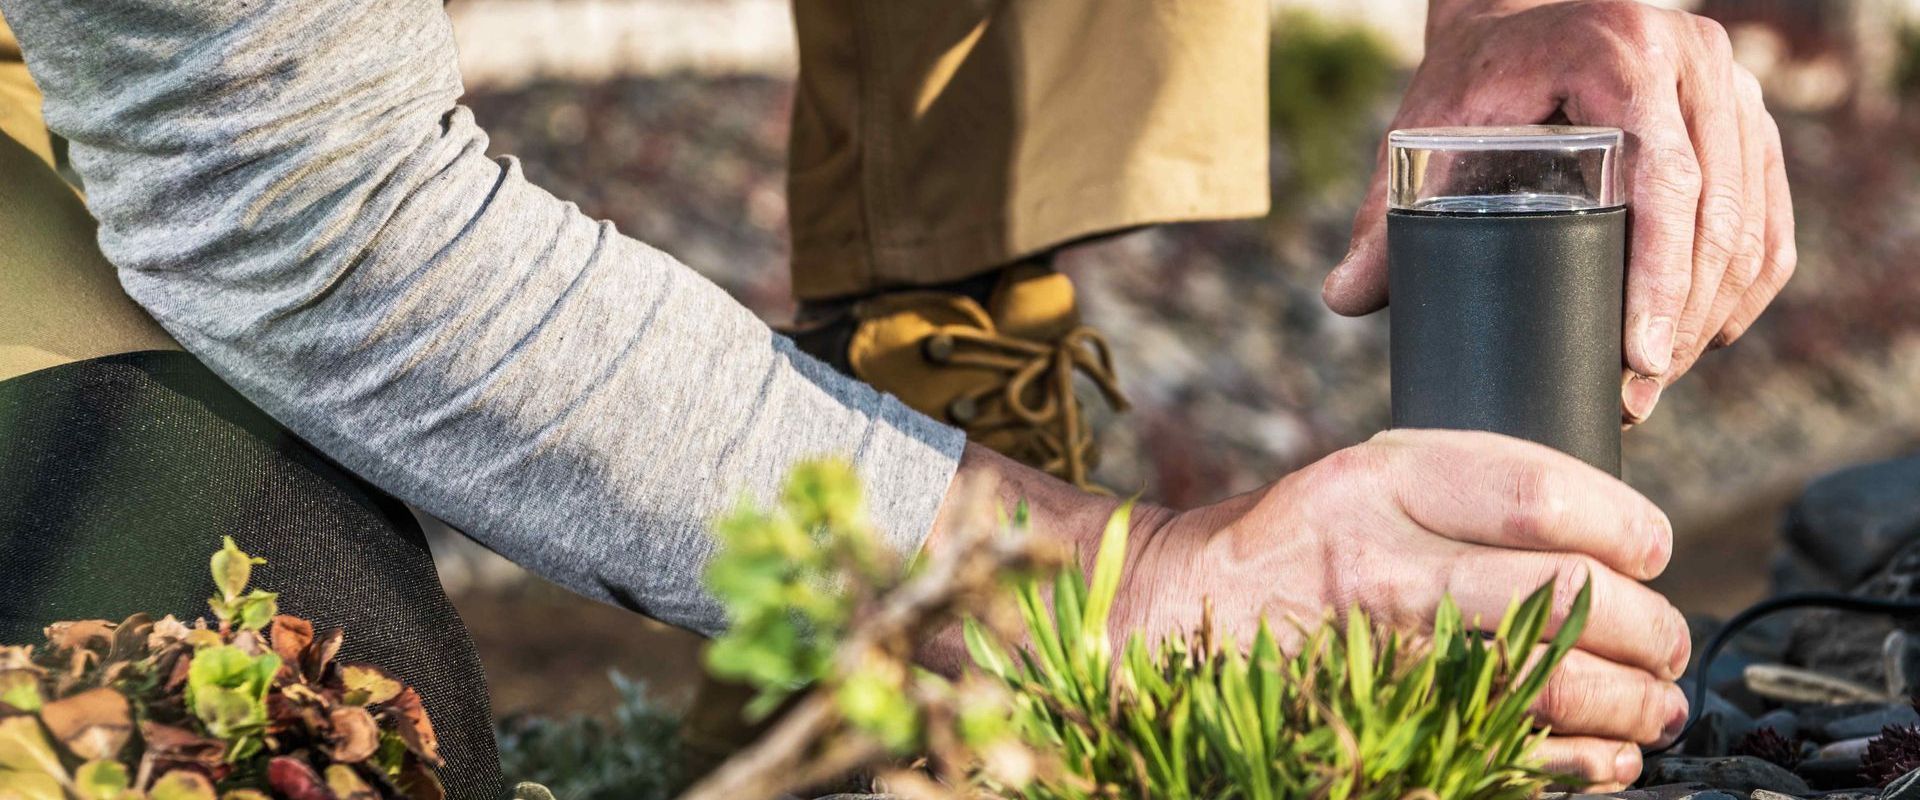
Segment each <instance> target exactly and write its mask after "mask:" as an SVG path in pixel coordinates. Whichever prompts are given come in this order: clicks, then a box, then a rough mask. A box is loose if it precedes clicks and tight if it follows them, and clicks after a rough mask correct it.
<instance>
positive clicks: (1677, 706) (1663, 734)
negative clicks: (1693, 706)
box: [1660, 686, 1687, 747]
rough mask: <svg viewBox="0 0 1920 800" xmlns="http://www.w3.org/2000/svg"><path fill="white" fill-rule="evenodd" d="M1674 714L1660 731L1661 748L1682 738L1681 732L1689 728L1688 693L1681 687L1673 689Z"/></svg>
mask: <svg viewBox="0 0 1920 800" xmlns="http://www.w3.org/2000/svg"><path fill="white" fill-rule="evenodd" d="M1673 694H1674V700H1673V712H1672V714H1671V716H1669V717H1667V725H1666V727H1665V728H1662V729H1661V730H1660V746H1662V747H1665V746H1667V745H1669V744H1672V743H1673V740H1675V739H1678V738H1680V732H1681V731H1683V730H1686V727H1687V693H1686V692H1683V691H1681V690H1680V687H1678V686H1675V687H1673Z"/></svg>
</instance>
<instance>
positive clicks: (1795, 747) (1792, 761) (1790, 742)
mask: <svg viewBox="0 0 1920 800" xmlns="http://www.w3.org/2000/svg"><path fill="white" fill-rule="evenodd" d="M1800 742H1801V740H1800V739H1799V738H1798V737H1795V738H1793V739H1788V738H1787V737H1785V736H1781V735H1780V732H1779V731H1776V730H1774V729H1773V728H1759V729H1756V730H1753V731H1751V732H1749V733H1747V735H1745V736H1742V737H1740V741H1739V742H1736V743H1735V744H1734V745H1733V752H1732V755H1736V756H1753V757H1754V758H1757V759H1760V760H1761V761H1765V762H1767V763H1769V764H1776V765H1779V766H1782V767H1785V768H1787V769H1793V768H1794V767H1797V766H1799V765H1800V760H1801V755H1802V754H1801V752H1800Z"/></svg>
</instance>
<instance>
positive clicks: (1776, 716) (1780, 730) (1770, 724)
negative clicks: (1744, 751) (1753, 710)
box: [1753, 708, 1800, 741]
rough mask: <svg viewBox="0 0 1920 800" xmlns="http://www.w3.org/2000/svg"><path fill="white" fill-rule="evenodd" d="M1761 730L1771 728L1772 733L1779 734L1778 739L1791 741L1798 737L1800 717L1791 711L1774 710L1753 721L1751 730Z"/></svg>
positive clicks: (1784, 709) (1783, 709)
mask: <svg viewBox="0 0 1920 800" xmlns="http://www.w3.org/2000/svg"><path fill="white" fill-rule="evenodd" d="M1761 728H1772V729H1773V732H1774V733H1777V734H1780V738H1782V739H1787V740H1789V741H1791V740H1792V739H1793V737H1795V736H1798V735H1800V715H1798V714H1795V713H1793V710H1792V709H1786V708H1776V709H1774V710H1772V711H1769V712H1767V713H1765V714H1761V715H1760V716H1759V717H1756V718H1755V719H1754V720H1753V729H1754V730H1760V729H1761Z"/></svg>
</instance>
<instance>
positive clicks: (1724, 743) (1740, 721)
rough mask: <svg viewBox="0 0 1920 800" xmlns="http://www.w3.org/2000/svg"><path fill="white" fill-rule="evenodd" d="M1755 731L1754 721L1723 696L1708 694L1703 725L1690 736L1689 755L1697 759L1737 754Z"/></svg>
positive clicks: (1701, 709) (1697, 727)
mask: <svg viewBox="0 0 1920 800" xmlns="http://www.w3.org/2000/svg"><path fill="white" fill-rule="evenodd" d="M1753 728H1754V723H1753V718H1752V717H1749V716H1747V713H1746V712H1745V711H1741V710H1740V709H1739V708H1736V707H1734V705H1733V704H1732V703H1729V702H1727V700H1726V698H1724V697H1721V696H1720V693H1719V692H1713V691H1709V692H1707V700H1706V702H1705V703H1702V704H1701V708H1700V712H1699V721H1698V722H1696V723H1694V726H1693V731H1692V732H1691V733H1688V734H1687V744H1686V753H1687V755H1693V756H1724V755H1727V754H1728V753H1730V752H1732V751H1733V746H1734V745H1736V744H1739V743H1740V740H1741V739H1743V738H1745V737H1746V735H1747V734H1749V733H1752V732H1753Z"/></svg>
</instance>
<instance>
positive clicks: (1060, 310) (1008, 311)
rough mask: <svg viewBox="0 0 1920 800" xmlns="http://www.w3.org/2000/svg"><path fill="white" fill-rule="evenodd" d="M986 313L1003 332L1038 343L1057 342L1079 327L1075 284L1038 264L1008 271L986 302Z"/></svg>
mask: <svg viewBox="0 0 1920 800" xmlns="http://www.w3.org/2000/svg"><path fill="white" fill-rule="evenodd" d="M987 313H988V315H990V316H992V317H993V324H994V327H996V328H998V329H999V330H1000V332H1001V333H1003V334H1006V335H1008V336H1014V337H1017V338H1021V339H1027V340H1030V341H1036V342H1053V341H1058V340H1059V339H1060V338H1061V337H1063V336H1066V335H1067V332H1068V331H1071V330H1073V329H1074V328H1075V327H1076V326H1078V325H1079V324H1080V312H1079V309H1078V308H1076V307H1075V305H1074V302H1073V282H1072V281H1070V280H1068V279H1067V276H1065V275H1062V274H1060V273H1058V272H1055V271H1053V269H1052V268H1050V267H1047V266H1043V265H1039V264H1022V265H1020V266H1017V267H1012V268H1010V269H1008V270H1007V271H1006V272H1005V274H1003V275H1002V276H1001V278H1000V284H999V285H998V286H996V287H994V290H993V296H992V297H990V298H988V300H987Z"/></svg>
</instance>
